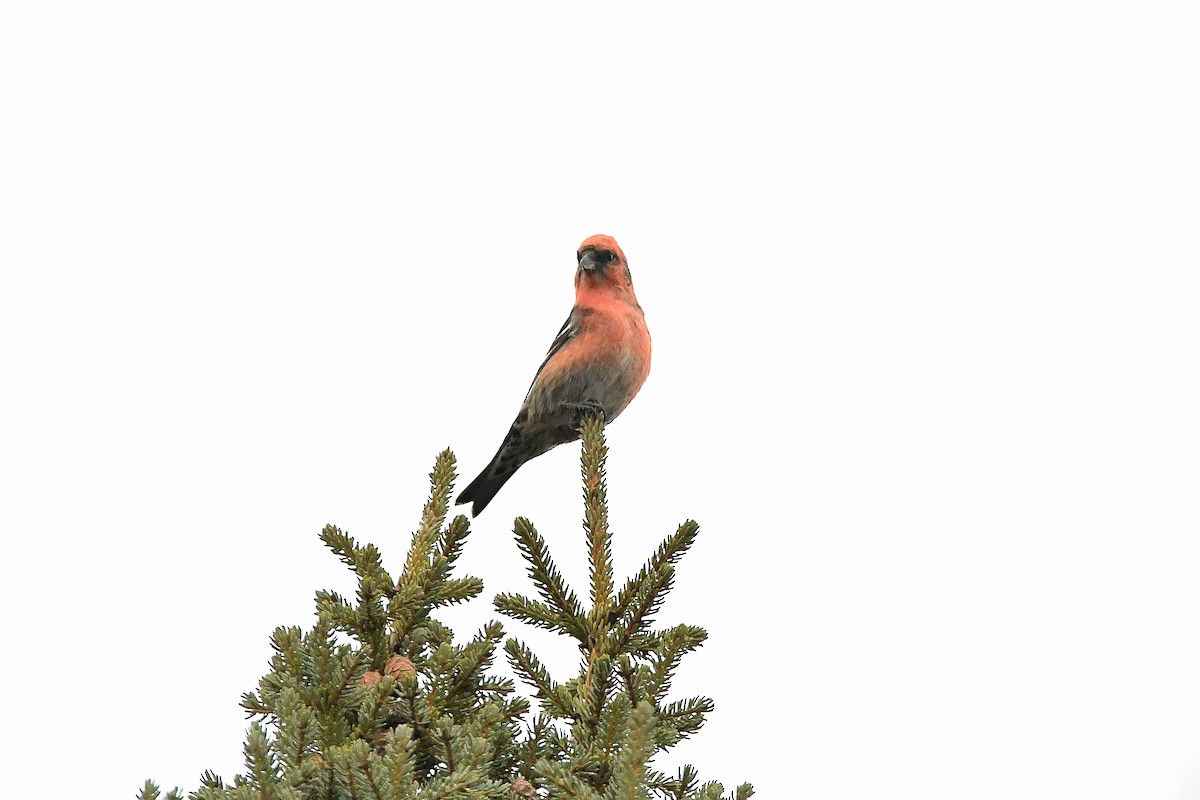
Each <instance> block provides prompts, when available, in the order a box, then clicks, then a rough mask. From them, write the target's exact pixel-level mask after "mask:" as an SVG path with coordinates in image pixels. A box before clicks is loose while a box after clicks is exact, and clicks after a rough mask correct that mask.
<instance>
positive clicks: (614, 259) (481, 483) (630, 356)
mask: <svg viewBox="0 0 1200 800" xmlns="http://www.w3.org/2000/svg"><path fill="white" fill-rule="evenodd" d="M575 260H576V263H577V266H576V269H575V307H574V308H572V309H571V315H570V316H569V317H567V321H566V322H565V323H563V326H562V330H560V331H559V332H558V336H556V337H555V339H554V343H553V344H551V345H550V352H548V353H547V354H546V360H545V361H543V362H542V366H541V367H540V368H539V369H538V371H537V375H536V376H534V379H533V383H532V384H531V385H530V387H529V391H528V393H526V395H525V401H524V402H523V403H521V410H520V411H519V412H518V413H517V418H516V419H515V420H514V421H513V424H512V427H510V428H509V429H508V434H507V435H506V436H505V437H504V443H503V444H501V445H500V449H499V450H498V451H496V455H495V457H493V458H492V461H491V463H490V464H488V465H487V467H486V468H485V469H484V470H483V472H481V473H479V477H477V478H476V479H475V480H473V481H471V483H470V484H469V485H468V486H467V488H466V489H463V491H462V494H460V495H459V496H458V500H457V501H455V502H456V503H457V504H459V505H461V504H463V503H473V505H472V507H471V516H473V517H474V516H478V515H479V514H480V513H481V512H482V511H483V509H484V508H486V507H487V504H488V503H489V502H491V500H492V498H493V497H495V496H496V492H498V491H500V487H501V486H503V485H504V484H505V482H506V481H507V480H508V479H509V478H511V477H512V476H513V473H515V472H516V471H517V470H518V469H520V467H521V465H522V464H524V463H525V462H526V461H528V460H529V459H531V458H536V457H537V456H540V455H541V454H542V453H545V452H547V451H548V450H550V449H552V448H554V447H557V446H558V445H560V444H565V443H567V442H573V441H575V440H576V439H578V438H579V419H580V416H581V415H582V414H584V413H588V412H592V413H600V412H603V414H604V420H605V422H612V421H613V420H614V419H616V418H617V416H618V415H620V413H621V412H622V411H624V410H625V408H626V406H628V405H629V403H630V401H631V400H633V398H634V395H636V394H637V393H638V390H639V389H641V388H642V384H643V383H645V381H646V376H647V375H649V374H650V331H649V330H647V328H646V318H645V316H644V315H643V314H642V307H641V306H640V305H638V301H637V295H635V294H634V292H633V279H632V277H630V274H629V263H628V262H627V261H626V260H625V254H624V253H623V252H621V248H620V246H618V245H617V242H616V240H615V239H613V238H612V237H611V236H603V235H597V236H592V237H589V238H587V239H584V241H583V244H581V245H579V250H578V252H577V253H576V258H575Z"/></svg>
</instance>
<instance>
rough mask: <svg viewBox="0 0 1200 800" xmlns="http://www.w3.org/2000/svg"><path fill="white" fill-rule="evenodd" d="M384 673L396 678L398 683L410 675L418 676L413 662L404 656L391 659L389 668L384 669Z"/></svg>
mask: <svg viewBox="0 0 1200 800" xmlns="http://www.w3.org/2000/svg"><path fill="white" fill-rule="evenodd" d="M383 671H384V672H386V673H387V674H388V675H391V676H392V677H393V678H395V679H396V682H397V683H399V682H400V681H402V680H404V679H405V678H407V677H408V676H409V675H416V674H417V668H416V667H414V666H413V662H411V661H409V660H408V659H407V658H406V657H404V656H392V657H391V658H389V659H388V662H387V666H385V667H384V668H383Z"/></svg>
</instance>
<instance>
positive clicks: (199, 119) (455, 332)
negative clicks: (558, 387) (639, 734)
mask: <svg viewBox="0 0 1200 800" xmlns="http://www.w3.org/2000/svg"><path fill="white" fill-rule="evenodd" d="M648 5H649V4H639V5H636V6H635V5H623V4H604V5H599V4H596V5H593V6H591V7H588V8H587V9H586V10H585V9H584V8H582V7H566V6H565V4H564V5H550V4H537V5H530V4H521V5H519V6H518V5H516V4H505V5H504V6H503V8H500V7H490V6H482V5H480V6H456V7H445V8H444V9H443V10H438V11H432V12H431V11H414V10H412V9H402V8H397V7H395V6H396V4H353V5H350V4H336V5H335V4H321V5H318V4H313V3H294V2H288V3H284V2H276V3H252V2H244V1H239V2H205V3H195V4H189V5H184V4H178V3H162V2H145V3H129V2H110V3H54V2H43V3H32V2H29V3H9V4H5V6H4V8H3V11H0V109H2V110H0V113H2V114H3V120H4V121H3V125H2V130H0V137H3V146H2V148H0V265H2V267H3V281H2V284H0V368H2V372H0V380H2V381H3V387H2V392H0V404H3V409H2V411H3V413H2V414H0V426H2V428H0V434H2V440H0V450H2V452H0V480H2V483H0V492H2V495H0V504H2V505H0V521H2V523H3V526H4V549H3V576H0V577H2V581H0V591H2V592H3V598H2V599H3V603H4V605H3V609H4V614H5V619H6V621H7V625H6V631H5V636H4V638H5V642H4V645H3V648H4V655H3V662H2V669H3V670H4V673H5V674H4V679H3V681H4V682H3V686H4V693H5V698H6V699H5V700H4V711H3V717H4V722H3V724H0V738H2V739H3V741H2V742H0V745H2V747H3V752H4V753H5V758H6V762H7V763H8V765H9V769H8V771H7V774H8V777H7V778H6V780H5V789H4V794H5V796H8V797H14V798H15V797H31V796H35V793H36V795H37V796H47V795H48V794H49V795H57V796H61V797H80V796H84V795H88V796H96V797H130V796H132V795H133V793H134V792H135V791H136V790H137V788H138V786H139V785H140V784H141V782H142V781H143V780H144V779H145V778H147V777H153V778H154V779H156V780H157V781H159V782H160V783H162V784H164V785H166V786H172V785H175V784H179V785H181V786H183V787H184V788H185V789H188V790H191V789H194V788H195V787H196V785H197V779H198V776H199V774H200V772H201V771H202V770H204V769H209V768H211V769H214V770H216V771H218V772H219V773H221V774H223V775H224V776H225V777H226V778H231V777H232V776H233V774H234V773H235V772H237V771H239V770H240V768H241V752H240V751H241V746H242V737H243V732H244V729H245V726H246V724H247V723H246V720H245V718H244V715H243V714H242V712H241V711H240V710H239V708H238V706H237V703H238V698H239V696H240V694H241V693H242V692H244V691H247V690H250V689H253V688H255V686H256V683H257V680H258V678H259V677H260V675H261V674H262V673H263V672H264V671H265V669H266V663H267V659H268V654H269V648H268V636H269V634H270V632H271V630H272V629H273V628H274V627H275V626H277V625H282V624H293V625H303V626H306V627H307V626H309V625H310V624H311V622H312V597H313V592H314V591H315V590H316V589H318V588H334V589H338V590H341V591H348V590H349V589H350V588H351V586H352V584H351V581H350V574H349V572H347V571H346V570H345V568H344V567H342V566H341V565H340V563H339V562H337V560H336V559H335V558H334V557H333V556H332V555H330V554H329V553H328V552H327V551H325V550H324V549H323V547H322V546H321V545H320V543H319V541H318V539H317V532H318V531H319V530H320V528H321V526H322V525H324V524H325V523H327V522H332V523H335V524H338V525H340V526H342V527H344V528H345V529H348V530H349V531H350V532H352V533H353V534H354V535H355V536H357V537H359V538H360V539H362V540H368V541H373V542H375V543H377V544H378V545H379V546H380V547H381V548H382V550H383V552H384V554H385V558H386V560H387V563H388V564H389V565H391V566H393V567H395V568H398V566H399V564H400V563H401V560H402V558H403V554H404V549H405V548H406V546H407V542H408V535H409V533H410V532H411V531H412V529H413V528H414V527H415V525H416V522H417V519H418V515H419V512H420V507H421V503H422V502H423V500H424V497H425V495H426V491H427V483H426V481H427V479H426V475H427V473H428V471H429V469H430V467H431V465H432V463H433V459H434V456H435V455H436V453H437V452H438V451H439V450H440V449H442V448H444V447H447V446H449V447H451V448H453V449H454V451H455V452H456V453H457V455H458V457H459V459H460V469H461V472H462V473H463V477H464V479H469V478H470V477H472V476H473V475H474V474H475V472H476V471H478V470H479V469H480V468H482V467H483V465H484V464H485V463H486V461H487V460H488V459H489V458H490V457H491V455H492V453H493V451H494V450H495V448H496V446H497V445H498V444H499V442H500V439H501V437H502V435H503V433H504V431H505V430H506V428H507V426H508V424H509V422H510V421H511V419H512V417H513V415H514V414H515V412H516V410H517V406H518V404H519V402H520V399H521V397H522V395H523V393H524V391H525V389H526V388H527V386H528V384H529V381H530V379H531V377H532V375H533V372H534V370H535V369H536V367H537V365H538V364H539V363H540V362H541V359H542V356H543V354H544V352H545V349H546V347H547V346H548V345H549V344H550V341H551V339H552V338H553V336H554V334H555V332H556V331H557V330H558V327H559V325H560V324H561V323H562V321H563V319H564V318H565V317H566V314H567V312H568V310H569V308H570V305H571V299H572V289H571V280H572V273H573V269H574V251H575V248H576V247H577V245H578V243H579V242H580V241H581V240H582V239H583V238H584V237H586V236H588V235H591V234H594V233H609V234H611V235H613V236H615V237H616V238H617V239H618V241H619V242H620V243H621V244H622V245H623V247H624V249H625V251H626V253H627V254H628V257H629V261H630V263H631V265H632V269H633V276H634V280H635V283H636V286H637V291H638V296H639V298H640V299H641V302H642V305H643V306H644V308H645V309H646V317H647V320H648V322H649V326H650V329H651V332H652V334H653V336H654V367H653V371H652V373H651V376H650V379H649V381H648V382H647V384H646V386H645V388H644V389H643V391H642V394H641V396H639V397H638V399H637V401H636V402H634V404H633V405H632V406H631V407H630V409H629V411H628V412H626V414H625V415H624V416H623V417H622V418H621V419H620V420H619V421H618V422H617V423H616V424H615V425H614V426H613V427H612V428H611V429H610V440H609V443H610V445H611V448H612V456H611V460H610V462H609V489H610V497H611V500H612V525H613V529H614V531H615V537H616V538H615V549H616V561H617V568H618V572H619V573H620V574H621V575H624V574H627V573H628V572H629V571H631V570H633V569H635V568H636V567H637V566H638V565H639V564H640V562H641V561H642V559H643V558H644V557H645V556H646V555H647V554H648V553H649V552H650V551H651V550H652V548H653V547H655V546H656V544H657V542H658V541H659V540H660V539H661V538H662V537H663V536H665V535H666V534H667V533H669V532H670V531H672V530H674V528H675V526H676V525H677V524H678V523H679V522H680V521H682V520H684V519H686V518H688V517H694V518H696V519H697V520H699V521H700V523H701V538H700V540H699V543H698V544H697V546H696V548H695V550H694V551H693V552H692V553H691V554H690V555H689V556H688V557H687V558H686V559H685V560H684V561H683V563H682V564H681V566H680V571H679V580H678V588H677V590H676V591H675V593H674V594H673V595H672V596H671V598H670V599H669V601H668V602H667V604H666V606H665V608H664V609H663V611H662V613H661V615H660V617H659V618H660V620H661V622H663V623H669V624H673V623H677V622H689V623H694V624H699V625H703V626H705V627H706V628H707V629H708V631H709V633H710V640H709V643H708V645H707V646H706V647H705V648H704V649H703V650H701V651H700V652H699V653H698V654H696V655H693V656H692V657H690V658H689V659H688V660H685V661H684V664H683V667H682V669H681V672H680V675H679V678H678V680H677V682H676V684H675V692H674V696H675V697H684V696H689V695H692V694H699V693H703V694H707V695H710V696H712V697H713V698H714V699H715V701H716V705H717V710H716V712H715V713H714V714H712V715H711V717H710V718H709V722H708V724H707V726H706V727H705V729H704V730H702V731H701V732H700V734H699V735H698V736H697V737H696V738H695V739H693V740H692V741H690V742H688V743H686V744H685V745H683V746H681V747H679V748H678V750H677V751H675V754H674V755H672V756H671V757H669V758H664V759H660V761H659V762H658V764H659V766H661V767H662V768H664V769H670V770H673V769H674V767H675V766H676V765H678V764H680V763H682V762H684V761H691V762H693V763H695V764H696V765H697V766H698V767H699V769H700V771H701V775H702V777H703V778H706V779H719V780H721V781H723V782H724V783H725V784H726V786H732V785H735V784H736V783H739V782H741V781H746V780H748V781H752V782H754V783H755V785H756V786H757V787H758V789H759V796H761V797H764V798H769V797H775V798H781V797H809V798H872V799H874V798H882V797H895V796H901V797H907V796H913V797H922V798H1013V797H1020V798H1089V800H1096V798H1139V799H1140V800H1148V799H1149V798H1195V797H1200V502H1198V491H1197V488H1198V485H1200V484H1198V481H1200V456H1198V454H1200V413H1198V411H1197V409H1200V374H1198V360H1197V349H1198V344H1200V322H1198V313H1197V305H1198V303H1200V277H1198V269H1200V258H1198V251H1200V245H1198V227H1200V226H1198V224H1197V223H1198V220H1200V188H1198V187H1200V155H1198V154H1200V146H1198V144H1197V143H1198V142H1200V111H1198V108H1200V106H1198V100H1197V98H1198V96H1200V95H1198V84H1200V47H1197V41H1198V38H1200V27H1198V26H1197V16H1196V13H1195V10H1194V9H1195V8H1196V7H1195V5H1194V4H1192V3H1183V2H1180V3H1154V2H1137V3H1133V2H1127V3H1120V2H1116V3H1095V2H1089V3H1083V2H1080V3H1066V2H1008V3H993V4H979V3H972V4H964V3H952V2H945V3H930V2H920V3H905V4H900V3H878V2H874V3H865V2H839V3H815V4H805V5H799V6H795V7H793V8H791V9H790V11H788V12H787V15H785V14H784V11H783V8H784V6H783V4H779V5H778V6H772V7H768V6H755V5H747V4H738V6H737V8H736V10H735V9H734V7H733V4H729V5H728V6H726V7H725V8H718V7H713V6H706V5H702V4H687V5H685V4H670V5H668V4H662V5H656V6H655V7H654V8H653V9H650V8H648ZM577 458H578V447H577V446H575V445H572V446H567V447H562V448H560V449H558V450H556V451H555V452H553V453H551V454H550V455H548V456H546V457H544V458H541V459H539V460H537V461H535V462H533V463H531V464H529V465H528V466H527V467H526V468H525V469H523V470H522V471H521V472H520V473H519V474H518V475H517V476H516V478H515V479H514V480H513V481H512V482H511V483H510V484H509V485H508V486H507V487H506V488H505V490H504V491H503V492H502V493H501V494H500V495H499V497H498V498H497V499H496V501H495V502H494V503H493V505H492V506H491V507H490V508H489V509H488V510H487V512H486V513H485V514H484V515H483V516H482V517H481V518H480V519H479V520H478V521H477V524H476V525H475V526H474V529H475V533H474V535H473V536H472V537H471V539H470V540H469V542H468V546H467V550H466V555H465V557H464V558H463V560H462V567H463V570H464V571H465V572H466V573H468V574H474V575H478V576H480V577H482V578H483V579H484V581H485V583H486V586H487V589H486V592H485V596H484V597H483V598H480V599H479V600H477V601H475V602H474V603H472V604H471V605H469V606H467V607H465V608H462V609H459V610H455V612H454V613H452V614H446V615H444V617H443V618H444V619H446V620H447V621H448V622H450V623H451V624H453V625H454V626H455V627H456V628H457V629H458V630H459V631H460V632H461V635H462V636H464V637H465V636H468V635H470V634H471V633H472V632H473V631H474V630H475V629H476V628H477V627H478V626H479V625H480V624H482V622H483V621H485V620H487V619H489V618H492V617H494V616H495V615H494V613H493V612H492V610H491V604H490V598H491V596H492V595H493V594H494V593H496V592H499V591H523V590H525V589H526V588H527V586H528V584H527V582H526V578H525V575H524V570H523V565H522V562H521V561H520V558H519V556H518V553H517V550H516V547H515V545H514V544H513V541H512V537H511V534H510V531H511V524H512V518H513V517H514V516H515V515H517V514H524V515H528V516H530V517H532V518H533V520H534V521H535V522H536V523H537V525H538V526H539V529H540V530H541V531H542V532H543V533H544V534H545V535H546V537H547V538H548V540H549V542H550V544H551V546H552V548H553V549H554V551H555V553H556V554H558V558H559V563H560V564H561V566H562V567H563V569H564V571H565V572H566V573H567V574H568V576H569V577H570V578H572V579H573V580H575V581H576V583H577V585H580V586H582V582H583V580H584V578H585V575H586V570H585V562H584V552H583V545H582V541H581V539H582V535H581V532H580V524H579V519H580V515H581V507H580V502H579V493H580V491H579V486H578V477H577V476H578V461H577ZM506 627H507V629H508V630H509V631H510V632H513V633H516V634H517V635H519V636H521V637H523V638H525V639H526V640H528V641H530V642H532V644H533V646H534V647H535V649H536V650H537V651H538V652H540V653H541V654H543V655H544V656H545V657H546V659H547V661H549V662H550V663H551V665H552V666H553V667H554V668H555V669H556V670H557V674H558V675H559V676H560V677H565V675H566V671H567V670H568V669H571V668H573V666H574V663H575V655H574V653H573V652H572V650H571V648H570V646H569V645H568V644H566V643H562V642H556V641H554V640H553V639H552V637H550V636H549V635H547V634H540V633H531V632H530V631H529V630H528V629H525V628H523V627H522V626H518V625H516V624H515V623H514V624H506Z"/></svg>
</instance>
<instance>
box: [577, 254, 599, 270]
mask: <svg viewBox="0 0 1200 800" xmlns="http://www.w3.org/2000/svg"><path fill="white" fill-rule="evenodd" d="M579 268H580V269H581V270H584V271H585V272H592V271H593V270H596V269H599V268H600V259H599V258H598V257H597V255H596V251H595V250H592V249H588V250H584V251H583V252H582V253H580V254H579Z"/></svg>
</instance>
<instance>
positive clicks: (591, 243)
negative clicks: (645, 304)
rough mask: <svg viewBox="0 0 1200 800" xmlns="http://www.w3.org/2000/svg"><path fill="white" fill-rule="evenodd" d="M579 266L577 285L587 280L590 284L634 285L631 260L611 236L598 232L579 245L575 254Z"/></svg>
mask: <svg viewBox="0 0 1200 800" xmlns="http://www.w3.org/2000/svg"><path fill="white" fill-rule="evenodd" d="M575 257H576V260H577V261H578V262H579V268H578V269H577V270H576V272H575V285H576V286H578V285H579V283H580V282H581V281H584V280H586V281H587V282H588V283H589V284H601V285H603V284H608V285H611V286H614V287H616V286H628V287H630V288H632V287H633V282H632V278H631V277H630V274H629V262H627V261H626V260H625V254H624V253H623V252H621V246H620V245H618V244H617V240H616V239H614V238H612V237H611V236H605V235H604V234H597V235H595V236H589V237H588V238H586V239H584V240H583V244H581V245H579V251H578V252H577V253H576V254H575Z"/></svg>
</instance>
